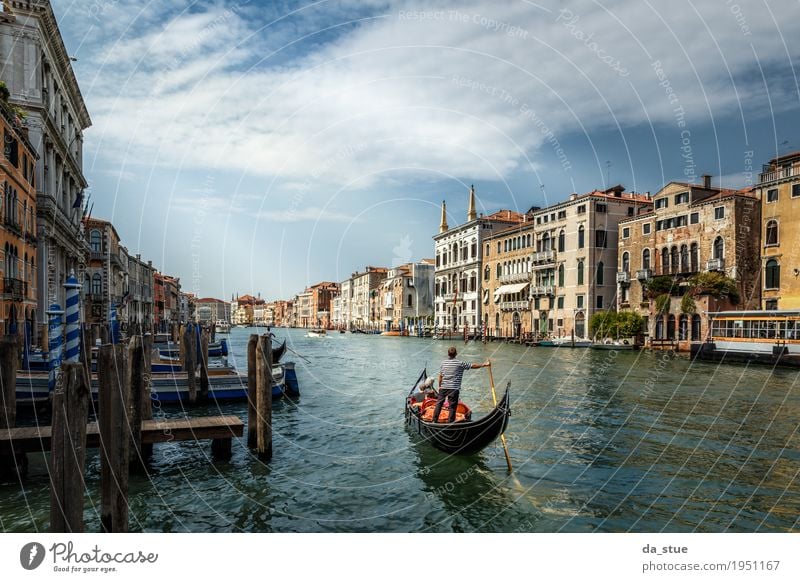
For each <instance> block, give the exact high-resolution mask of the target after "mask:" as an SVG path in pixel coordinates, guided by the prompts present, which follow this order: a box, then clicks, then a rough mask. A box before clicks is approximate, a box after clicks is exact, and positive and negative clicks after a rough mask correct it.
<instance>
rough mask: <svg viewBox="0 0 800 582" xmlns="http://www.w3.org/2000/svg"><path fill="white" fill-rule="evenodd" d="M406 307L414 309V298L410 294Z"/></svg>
mask: <svg viewBox="0 0 800 582" xmlns="http://www.w3.org/2000/svg"><path fill="white" fill-rule="evenodd" d="M408 306H409V307H414V296H413V295H411V294H410V293H409V294H408Z"/></svg>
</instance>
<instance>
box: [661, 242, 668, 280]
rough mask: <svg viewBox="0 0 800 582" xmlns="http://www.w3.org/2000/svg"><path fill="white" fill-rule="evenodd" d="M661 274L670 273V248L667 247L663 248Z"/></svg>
mask: <svg viewBox="0 0 800 582" xmlns="http://www.w3.org/2000/svg"><path fill="white" fill-rule="evenodd" d="M661 274H662V275H667V274H669V249H668V248H667V247H664V248H663V249H661Z"/></svg>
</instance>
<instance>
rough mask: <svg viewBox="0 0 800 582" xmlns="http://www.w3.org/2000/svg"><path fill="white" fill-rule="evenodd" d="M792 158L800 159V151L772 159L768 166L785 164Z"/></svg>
mask: <svg viewBox="0 0 800 582" xmlns="http://www.w3.org/2000/svg"><path fill="white" fill-rule="evenodd" d="M794 158H800V151H797V152H792V153H790V154H783V155H782V156H778V157H777V158H772V159H771V160H770V161H769V163H770V164H777V163H779V162H785V161H787V160H791V159H794Z"/></svg>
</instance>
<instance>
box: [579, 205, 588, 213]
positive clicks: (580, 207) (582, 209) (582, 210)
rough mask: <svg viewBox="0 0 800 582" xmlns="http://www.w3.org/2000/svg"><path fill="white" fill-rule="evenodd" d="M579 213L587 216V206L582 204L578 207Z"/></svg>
mask: <svg viewBox="0 0 800 582" xmlns="http://www.w3.org/2000/svg"><path fill="white" fill-rule="evenodd" d="M577 213H578V214H586V205H585V204H581V205H580V206H578V209H577Z"/></svg>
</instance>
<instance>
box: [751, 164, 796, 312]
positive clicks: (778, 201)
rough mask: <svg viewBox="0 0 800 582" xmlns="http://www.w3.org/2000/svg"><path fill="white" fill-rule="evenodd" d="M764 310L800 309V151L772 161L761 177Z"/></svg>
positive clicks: (758, 190) (757, 189) (758, 189)
mask: <svg viewBox="0 0 800 582" xmlns="http://www.w3.org/2000/svg"><path fill="white" fill-rule="evenodd" d="M756 192H757V193H758V194H759V196H760V197H761V227H762V230H761V268H762V277H761V281H762V292H761V297H762V302H763V305H762V306H763V308H764V309H798V308H800V245H798V244H797V240H798V239H797V232H798V228H800V152H794V153H793V154H788V155H785V156H780V157H778V158H775V159H773V160H770V161H769V163H768V164H765V165H764V168H763V171H762V172H761V175H760V176H759V181H758V184H757V185H756Z"/></svg>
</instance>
